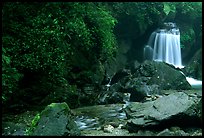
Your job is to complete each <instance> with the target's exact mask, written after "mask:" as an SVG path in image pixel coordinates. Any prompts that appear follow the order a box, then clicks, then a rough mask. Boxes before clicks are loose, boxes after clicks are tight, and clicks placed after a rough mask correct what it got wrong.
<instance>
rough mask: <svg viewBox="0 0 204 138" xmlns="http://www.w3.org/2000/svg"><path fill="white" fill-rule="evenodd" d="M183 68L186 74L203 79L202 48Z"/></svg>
mask: <svg viewBox="0 0 204 138" xmlns="http://www.w3.org/2000/svg"><path fill="white" fill-rule="evenodd" d="M182 70H183V72H184V73H185V74H186V76H189V77H193V78H195V79H198V80H202V48H200V49H199V50H198V51H197V52H196V53H195V55H194V56H193V57H192V58H191V60H190V62H189V63H188V64H187V65H186V66H185V68H183V69H182Z"/></svg>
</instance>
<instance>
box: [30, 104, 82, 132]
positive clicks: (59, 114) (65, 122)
mask: <svg viewBox="0 0 204 138" xmlns="http://www.w3.org/2000/svg"><path fill="white" fill-rule="evenodd" d="M28 135H31V136H78V135H80V131H79V129H78V127H77V125H76V123H75V122H74V120H73V119H72V116H71V110H70V108H69V107H68V105H67V104H66V103H65V102H64V103H52V104H50V105H48V106H47V107H46V108H45V109H44V110H43V111H42V112H41V113H40V114H38V115H36V117H35V118H34V120H33V122H32V126H31V127H30V128H29V130H28Z"/></svg>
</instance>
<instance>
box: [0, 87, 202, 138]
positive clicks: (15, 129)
mask: <svg viewBox="0 0 204 138" xmlns="http://www.w3.org/2000/svg"><path fill="white" fill-rule="evenodd" d="M179 93H180V94H179ZM168 96H169V97H168ZM177 96H178V97H177ZM182 96H183V97H182ZM172 97H175V98H179V97H180V99H183V100H182V101H181V102H179V99H177V102H178V103H181V104H184V103H186V106H183V107H184V108H185V109H183V108H178V109H177V108H175V107H174V106H173V104H172V105H167V107H166V108H164V109H163V107H160V106H158V105H159V104H158V103H159V102H165V101H166V102H168V104H170V103H171V100H174V99H172ZM192 97H193V98H192ZM165 98H166V99H165ZM185 98H186V99H185ZM201 98H202V90H185V91H177V90H175V91H171V90H168V91H167V90H166V91H162V94H161V95H160V96H152V98H151V97H150V98H149V99H147V100H146V101H144V102H127V103H125V104H108V105H94V106H86V107H80V108H76V109H71V114H72V118H73V120H74V122H75V123H76V126H77V127H78V129H79V130H80V131H81V134H80V135H82V136H201V135H202V127H201V120H202V117H201V116H200V118H201V120H200V121H199V120H198V122H197V123H198V124H193V125H192V126H191V125H189V126H188V127H182V125H180V126H178V124H176V123H175V124H171V125H166V127H161V128H159V129H152V128H151V127H149V126H148V125H149V124H151V126H153V127H155V126H159V125H155V124H157V123H158V124H159V123H163V121H161V120H162V119H164V120H167V122H168V119H169V120H170V121H173V120H176V118H174V117H172V116H177V118H179V117H181V116H180V115H182V117H194V118H195V116H198V118H199V113H197V111H196V113H194V114H193V115H192V114H190V113H189V110H191V109H192V108H194V107H195V106H197V105H196V104H194V103H193V102H192V101H195V103H197V102H199V99H201ZM170 99H171V100H170ZM188 99H192V101H191V100H189V101H185V100H188ZM169 102H170V103H169ZM134 104H136V105H139V104H140V106H139V107H137V106H133V105H134ZM148 104H149V105H148ZM150 104H152V105H155V106H156V105H157V110H158V112H164V111H163V110H165V112H166V113H168V114H161V115H156V113H158V112H152V113H151V114H148V110H152V109H150ZM187 104H188V105H189V106H187ZM145 105H148V106H147V107H145ZM179 106H180V105H179ZM188 107H190V108H188ZM171 108H172V109H171ZM198 108H200V107H198ZM198 108H197V107H196V109H198ZM147 109H148V110H147ZM166 109H168V110H166ZM174 110H176V111H174ZM193 110H194V109H193ZM199 110H201V108H200V109H199ZM135 111H137V112H135ZM198 112H199V111H198ZM37 113H39V112H38V111H27V112H24V113H21V114H17V115H8V114H7V115H4V116H3V118H2V135H26V133H25V132H26V130H28V128H29V127H30V126H31V122H32V120H33V118H34V116H35V115H36V114H37ZM138 113H140V114H146V116H149V118H148V119H147V118H146V120H144V118H143V117H141V116H140V115H139V114H138ZM153 114H154V115H153ZM188 114H189V115H188ZM144 116H145V115H144ZM158 118H159V119H158ZM190 119H191V118H188V119H187V121H189V120H190ZM141 120H143V121H141ZM158 120H159V121H158ZM181 120H182V119H181ZM195 120H196V119H195ZM199 123H200V124H199ZM186 124H188V123H186ZM186 124H185V125H186ZM189 124H190V123H189ZM154 125H155V126H154ZM149 128H151V129H149ZM132 129H135V130H136V129H137V131H132Z"/></svg>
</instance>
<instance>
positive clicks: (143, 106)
mask: <svg viewBox="0 0 204 138" xmlns="http://www.w3.org/2000/svg"><path fill="white" fill-rule="evenodd" d="M201 111H202V106H201V98H198V97H190V96H188V94H186V93H184V92H176V93H172V94H169V95H168V96H163V97H160V98H158V99H156V100H155V101H147V102H144V103H140V102H131V103H130V104H129V105H128V106H127V107H126V108H125V112H126V115H127V118H128V122H127V128H128V130H129V131H134V132H135V131H138V130H139V129H146V128H150V129H152V128H153V129H156V128H158V129H161V128H166V127H169V126H171V125H178V126H180V127H184V126H198V127H200V126H201V124H202V119H201Z"/></svg>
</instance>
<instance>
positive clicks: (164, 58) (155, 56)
mask: <svg viewBox="0 0 204 138" xmlns="http://www.w3.org/2000/svg"><path fill="white" fill-rule="evenodd" d="M144 59H147V60H154V61H159V62H166V63H168V64H171V65H173V66H175V67H178V68H184V66H183V65H182V60H181V47H180V31H179V29H178V28H177V27H176V24H175V23H172V22H168V23H164V26H163V28H161V29H157V30H156V31H154V32H153V33H152V34H151V35H150V37H149V40H148V43H147V45H146V46H145V47H144ZM182 74H184V73H183V72H182ZM184 75H185V74H184ZM185 77H186V80H187V81H188V82H189V84H190V85H191V86H192V88H198V89H200V88H202V81H200V80H196V79H194V78H191V77H187V76H185Z"/></svg>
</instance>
